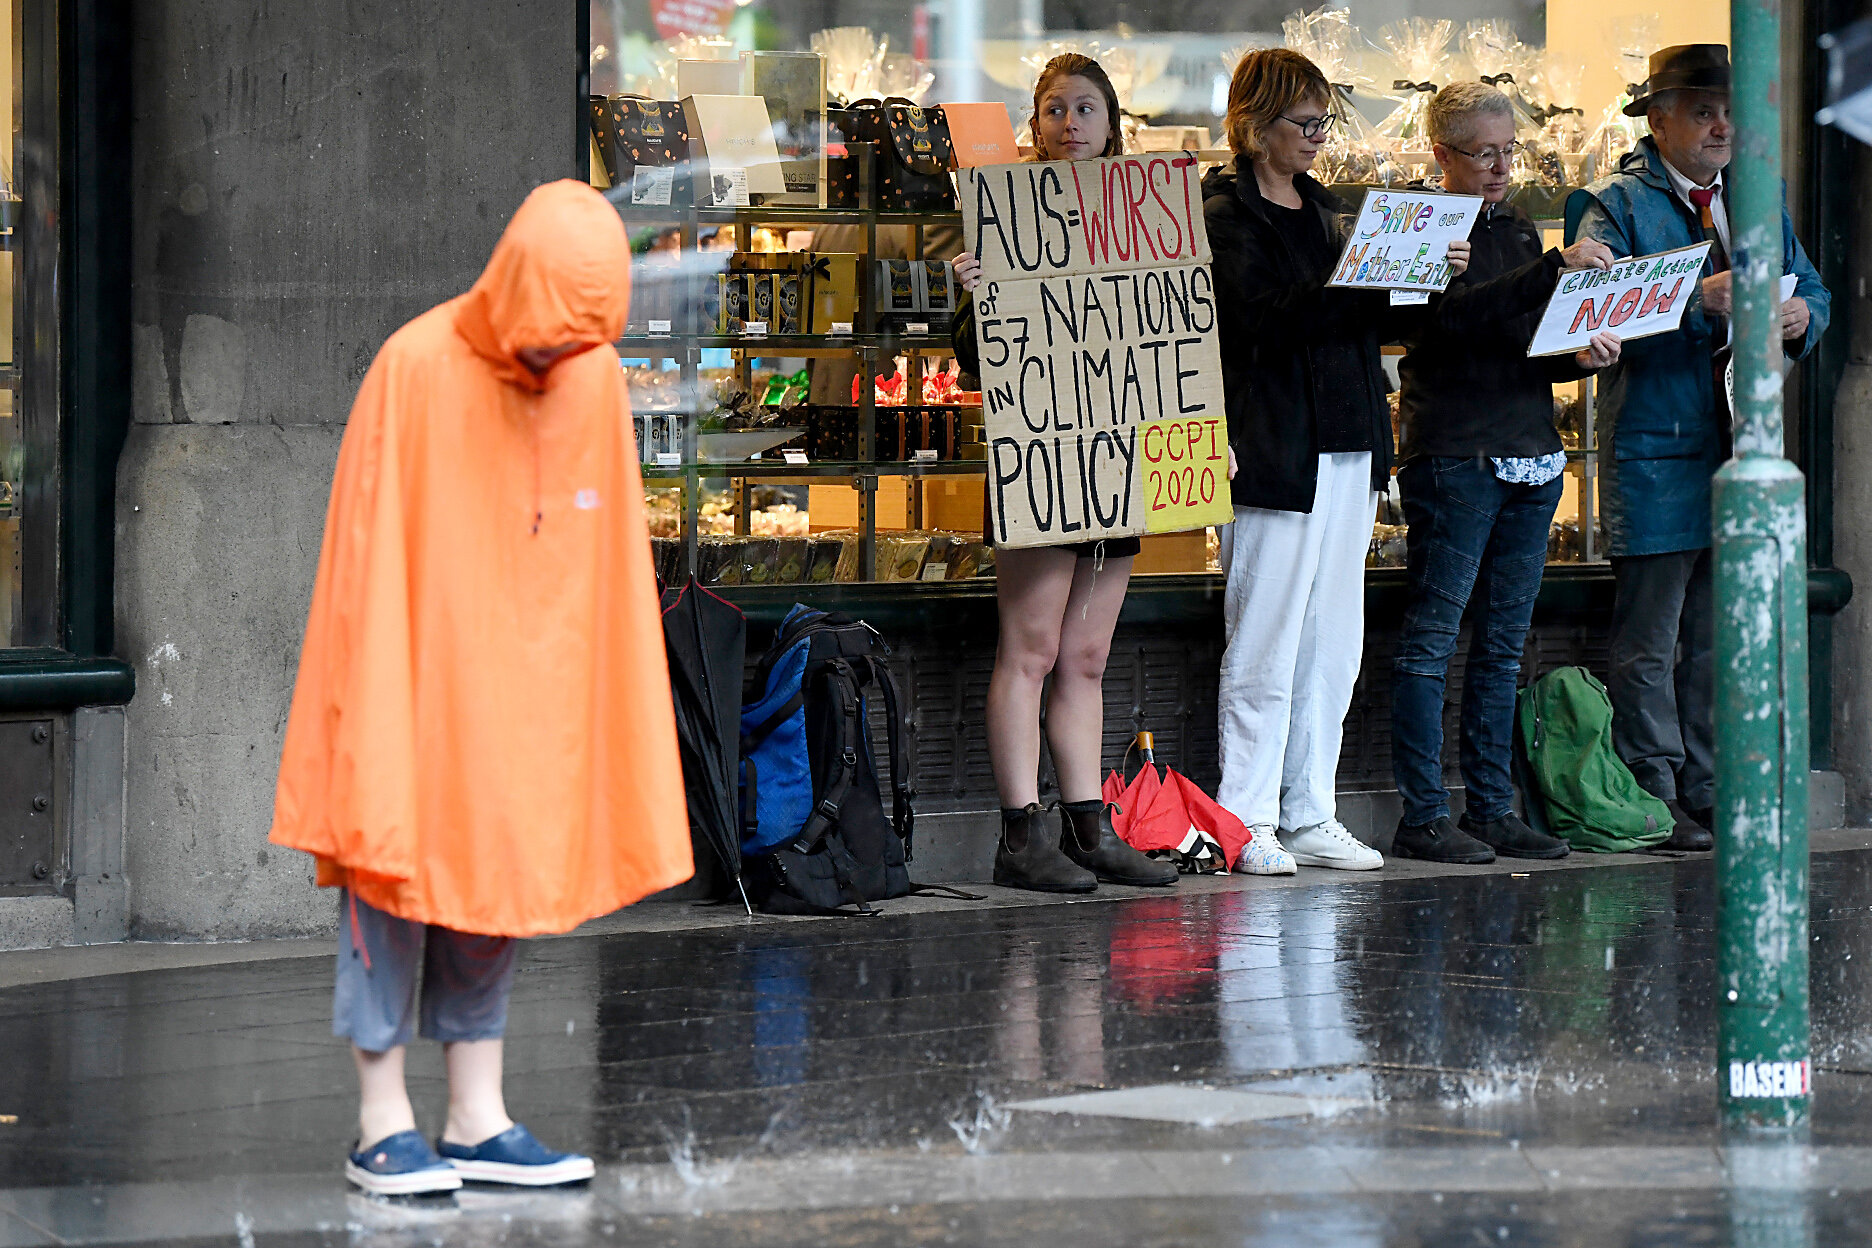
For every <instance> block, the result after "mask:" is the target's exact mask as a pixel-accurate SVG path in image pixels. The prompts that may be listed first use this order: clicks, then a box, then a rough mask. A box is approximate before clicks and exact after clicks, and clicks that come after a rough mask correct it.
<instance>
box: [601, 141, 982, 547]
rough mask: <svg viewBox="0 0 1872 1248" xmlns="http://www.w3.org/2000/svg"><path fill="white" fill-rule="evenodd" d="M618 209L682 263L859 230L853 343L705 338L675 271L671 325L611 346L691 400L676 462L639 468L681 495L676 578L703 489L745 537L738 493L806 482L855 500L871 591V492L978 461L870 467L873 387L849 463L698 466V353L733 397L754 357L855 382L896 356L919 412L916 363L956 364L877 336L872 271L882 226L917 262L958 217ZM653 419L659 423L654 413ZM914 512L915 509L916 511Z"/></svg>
mask: <svg viewBox="0 0 1872 1248" xmlns="http://www.w3.org/2000/svg"><path fill="white" fill-rule="evenodd" d="M848 146H849V147H850V148H851V149H852V151H853V159H854V160H855V161H856V164H857V168H858V176H859V186H858V199H859V201H860V202H861V203H867V204H868V203H873V202H874V196H873V195H872V190H871V163H872V162H871V161H870V160H869V159H866V158H865V156H864V152H865V146H866V145H862V144H857V143H853V144H848ZM617 211H618V214H619V216H620V217H622V218H623V220H624V222H625V224H626V225H627V226H644V225H657V226H665V227H668V226H675V227H677V228H679V229H680V231H681V244H680V247H681V253H682V254H683V255H686V256H692V255H695V254H697V252H698V247H697V242H698V238H699V235H700V232H701V230H702V229H704V228H710V227H716V228H724V227H725V228H731V229H732V230H733V231H734V242H735V250H736V251H738V252H746V251H750V250H751V246H750V244H751V242H752V237H753V231H754V229H755V228H756V227H758V226H776V225H792V226H827V225H857V226H862V227H864V234H863V240H864V246H863V250H862V251H860V252H859V253H858V256H859V282H858V311H857V316H856V319H855V320H854V321H853V322H852V332H851V333H850V334H837V335H834V334H764V335H749V334H718V333H713V332H706V327H704V326H702V325H701V324H700V323H699V318H700V315H701V309H702V307H703V299H702V293H703V286H702V282H703V280H705V278H712V276H713V274H712V273H709V274H704V273H703V272H702V271H701V266H699V265H694V264H690V265H683V266H679V269H680V275H679V277H678V279H677V288H678V290H679V291H680V292H681V294H680V297H679V298H678V300H677V306H676V309H675V311H676V313H677V316H676V317H675V318H672V321H671V324H670V331H671V332H669V333H656V334H648V333H634V334H627V335H625V336H624V337H623V338H620V339H619V340H618V341H617V343H616V344H614V345H615V346H616V349H617V352H618V355H619V357H620V358H621V359H648V360H673V361H675V362H676V364H677V367H678V369H679V370H680V384H681V388H682V391H683V393H684V394H686V395H689V396H692V397H693V398H695V399H696V400H697V401H696V402H695V403H694V404H692V405H691V407H690V409H689V410H686V411H680V412H678V413H674V414H678V415H682V416H684V417H687V419H686V420H685V422H684V429H683V447H682V452H681V457H682V462H681V463H680V464H678V465H652V464H646V465H644V471H643V475H644V484H645V485H646V487H649V488H653V489H655V488H666V489H667V488H680V489H681V490H682V492H683V503H682V527H681V532H682V543H683V554H682V561H683V570H684V571H685V573H687V572H692V571H694V570H695V569H696V568H697V567H698V547H699V541H700V537H701V532H700V529H701V525H700V515H699V507H700V501H701V493H702V483H703V482H704V481H707V480H722V479H726V480H728V481H729V482H730V485H731V488H732V489H734V490H735V491H736V494H737V498H736V503H737V506H736V514H737V517H738V519H737V526H736V527H737V531H738V532H742V531H745V529H746V527H747V518H748V500H747V494H746V487H747V484H748V483H749V481H750V480H753V479H756V478H760V479H772V480H804V481H813V480H817V481H822V482H830V481H835V480H838V479H840V478H844V479H848V480H849V481H850V482H851V484H852V488H853V489H854V490H855V491H856V492H857V495H858V528H859V531H860V543H861V545H860V556H859V571H858V579H859V580H861V581H872V580H875V579H876V575H877V498H876V496H877V488H878V479H879V478H880V477H904V478H908V479H909V480H911V481H912V482H913V483H916V485H917V488H918V489H919V490H920V484H921V482H922V481H924V480H927V479H928V478H930V477H940V476H975V477H980V476H981V475H983V472H984V470H985V465H984V464H983V463H982V462H980V461H975V460H933V461H931V460H911V461H890V460H884V461H880V460H879V459H878V458H877V446H878V440H877V402H876V395H875V387H873V386H860V387H858V396H857V399H858V401H857V403H856V404H855V406H856V407H857V409H858V420H857V456H856V458H855V459H853V460H850V461H842V462H835V463H806V464H790V463H786V462H784V461H780V462H775V461H772V460H741V461H735V462H729V463H718V462H703V461H701V460H700V457H699V454H698V448H697V434H698V427H699V424H700V421H701V418H702V417H703V416H704V415H705V412H704V411H703V410H701V409H702V407H703V404H702V403H701V402H700V395H701V368H702V352H703V351H704V350H709V349H721V348H726V349H729V350H731V351H733V352H734V353H735V355H734V361H735V362H734V367H735V370H736V373H737V379H738V381H739V382H740V385H741V388H742V389H743V390H745V391H748V392H749V393H750V394H751V393H752V374H753V363H754V361H755V360H756V359H759V358H763V357H768V358H772V357H780V358H806V359H824V358H838V357H855V358H856V359H857V361H858V363H859V368H860V373H859V375H860V376H864V377H866V378H869V377H873V376H875V375H876V369H877V365H878V364H879V363H880V362H882V361H888V360H890V359H892V358H894V357H896V356H898V355H902V356H905V357H906V359H907V361H908V364H909V368H908V371H907V373H906V377H907V380H908V383H909V386H910V390H909V393H908V394H907V395H906V399H907V402H908V404H909V405H910V406H921V400H922V397H923V381H924V362H925V360H927V359H929V358H935V357H942V356H948V355H951V354H953V350H952V348H951V346H950V342H949V338H948V336H947V335H946V334H908V333H901V332H893V331H889V330H880V328H879V326H878V309H877V306H876V298H875V295H874V283H873V281H872V280H871V279H872V262H873V261H875V260H876V259H877V252H878V244H877V231H878V230H879V229H880V228H892V227H896V228H904V229H908V230H909V231H910V254H911V255H913V256H921V255H922V254H923V240H924V231H925V230H926V229H929V228H931V227H939V226H950V227H959V226H960V225H961V219H962V218H961V214H960V213H959V212H955V211H931V212H916V213H905V212H886V211H881V210H878V209H876V208H875V207H873V208H856V209H854V208H798V207H759V206H754V207H735V208H701V207H694V206H688V207H643V206H637V205H630V204H618V205H617ZM659 414H661V413H659ZM913 508H914V510H915V511H916V512H917V513H918V514H921V511H922V507H921V500H920V498H919V499H917V500H916V502H915V503H914V504H913Z"/></svg>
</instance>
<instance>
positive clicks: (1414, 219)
mask: <svg viewBox="0 0 1872 1248" xmlns="http://www.w3.org/2000/svg"><path fill="white" fill-rule="evenodd" d="M1481 212H1482V197H1481V196H1480V195H1438V194H1432V193H1431V192H1428V191H1416V192H1412V191H1366V192H1365V200H1364V202H1363V203H1361V204H1360V205H1359V210H1358V216H1356V217H1355V218H1353V221H1352V234H1351V237H1349V238H1348V239H1347V240H1346V245H1345V250H1344V251H1343V252H1341V253H1340V254H1339V262H1338V263H1337V264H1336V265H1334V266H1333V275H1332V278H1331V280H1329V281H1328V282H1327V283H1326V284H1327V285H1328V286H1343V287H1349V288H1352V289H1363V290H1428V291H1439V290H1442V289H1443V288H1444V287H1446V286H1448V285H1449V284H1450V277H1451V276H1452V275H1451V273H1450V266H1449V245H1450V244H1451V243H1454V242H1460V241H1462V240H1463V239H1466V238H1468V237H1469V231H1470V230H1471V229H1473V228H1474V227H1475V223H1476V218H1477V217H1478V216H1480V215H1481Z"/></svg>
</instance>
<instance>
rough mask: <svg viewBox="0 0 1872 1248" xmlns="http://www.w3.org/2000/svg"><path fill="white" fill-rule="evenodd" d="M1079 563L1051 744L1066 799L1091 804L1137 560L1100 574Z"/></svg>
mask: <svg viewBox="0 0 1872 1248" xmlns="http://www.w3.org/2000/svg"><path fill="white" fill-rule="evenodd" d="M1092 565H1093V561H1092V560H1090V559H1081V560H1079V564H1078V567H1077V568H1076V569H1075V570H1074V573H1073V582H1072V594H1071V596H1070V597H1069V598H1068V599H1067V600H1066V618H1065V622H1064V627H1063V628H1062V629H1061V630H1060V644H1059V659H1058V661H1057V662H1056V663H1055V664H1054V667H1053V692H1052V694H1051V695H1050V696H1049V697H1048V700H1047V717H1046V733H1047V745H1048V747H1049V748H1050V749H1051V750H1052V752H1053V768H1054V770H1055V771H1057V772H1058V773H1059V786H1060V800H1061V801H1064V802H1089V801H1093V800H1095V799H1096V798H1097V797H1098V796H1099V792H1100V788H1099V785H1100V780H1101V777H1100V775H1099V771H1100V768H1101V766H1102V759H1103V754H1104V739H1105V660H1106V658H1107V657H1108V656H1109V655H1110V654H1111V639H1112V632H1113V630H1114V629H1116V628H1117V627H1118V612H1119V611H1120V610H1121V609H1122V608H1123V607H1124V598H1125V587H1126V585H1127V584H1129V582H1130V579H1131V560H1130V558H1129V557H1128V556H1127V557H1126V558H1123V559H1107V560H1105V566H1104V567H1103V568H1101V569H1099V570H1098V571H1097V572H1096V573H1095V572H1094V571H1093V566H1092Z"/></svg>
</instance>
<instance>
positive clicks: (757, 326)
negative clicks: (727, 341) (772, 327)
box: [741, 321, 767, 338]
mask: <svg viewBox="0 0 1872 1248" xmlns="http://www.w3.org/2000/svg"><path fill="white" fill-rule="evenodd" d="M741 332H742V333H744V334H746V335H747V336H748V337H749V338H765V337H766V336H767V322H766V321H749V322H748V323H747V324H745V325H743V326H742V327H741Z"/></svg>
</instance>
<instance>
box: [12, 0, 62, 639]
mask: <svg viewBox="0 0 1872 1248" xmlns="http://www.w3.org/2000/svg"><path fill="white" fill-rule="evenodd" d="M51 9H52V6H51V5H49V4H35V3H30V2H29V0H15V2H14V3H12V4H10V5H8V6H7V8H6V10H5V13H6V28H5V29H6V43H5V56H4V57H3V58H0V65H3V66H4V70H3V71H0V72H3V73H4V76H5V88H6V89H5V92H4V94H3V95H0V99H3V100H5V102H6V107H7V109H8V119H9V121H8V124H7V126H6V127H5V130H4V133H0V353H3V354H0V648H4V647H18V646H50V645H53V644H55V643H56V641H57V627H58V593H57V566H58V559H57V551H58V523H59V522H58V506H57V500H58V488H59V472H58V436H57V435H58V411H59V389H58V387H59V378H58V350H59V321H58V315H57V307H56V298H57V291H58V284H57V280H56V273H57V267H58V237H59V233H58V217H57V204H58V184H57V174H58V164H57V161H56V159H55V158H54V156H53V153H55V152H56V151H57V135H56V129H55V127H56V114H55V112H54V100H55V96H54V83H55V81H56V76H55V72H54V66H55V63H56V62H55V59H54V58H55V55H56V53H55V50H54V49H55V47H56V44H55V40H54V36H53V30H52V22H53V16H52V12H51Z"/></svg>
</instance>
